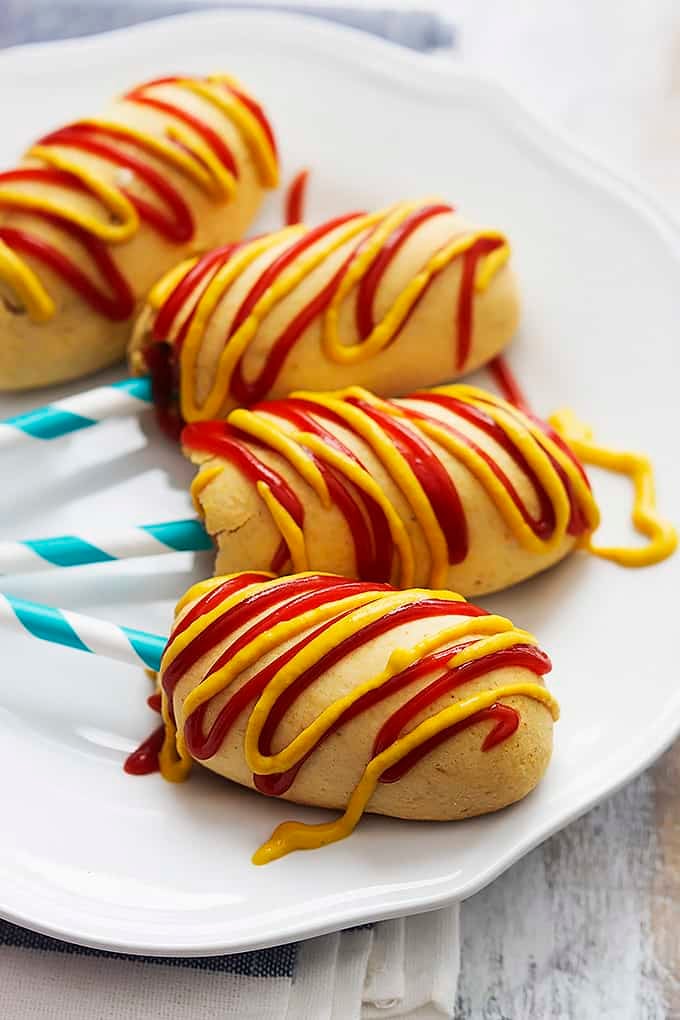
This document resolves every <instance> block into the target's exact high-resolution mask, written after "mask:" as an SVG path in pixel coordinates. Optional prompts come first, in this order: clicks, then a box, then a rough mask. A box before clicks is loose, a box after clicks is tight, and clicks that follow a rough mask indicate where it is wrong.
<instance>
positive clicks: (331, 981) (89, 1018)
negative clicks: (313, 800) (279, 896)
mask: <svg viewBox="0 0 680 1020" xmlns="http://www.w3.org/2000/svg"><path fill="white" fill-rule="evenodd" d="M458 919H459V914H458V907H457V906H455V907H448V908H446V909H443V910H436V911H433V912H432V913H429V914H420V915H418V916H417V917H408V918H401V919H399V920H395V921H383V922H380V923H378V924H375V925H372V926H367V927H365V928H354V929H350V930H348V931H344V932H337V933H336V934H333V935H323V936H321V937H319V938H316V939H309V940H308V941H306V942H301V943H299V944H298V946H297V947H290V951H289V952H288V951H285V952H284V950H283V949H272V950H262V951H260V952H254V953H242V954H239V955H237V956H233V957H207V958H203V959H197V960H191V959H189V960H152V959H135V958H133V957H122V956H117V955H116V954H112V953H100V952H95V951H93V950H83V949H80V948H79V947H77V946H70V945H68V944H66V943H63V942H57V941H56V940H54V939H47V938H44V937H43V936H40V935H34V934H33V933H31V932H25V931H23V929H21V928H16V927H15V926H14V925H10V924H7V923H3V922H0V1016H1V1017H3V1020H147V1018H151V1017H153V1018H154V1020H198V1018H200V1020H204V1018H205V1020H232V1018H233V1020H383V1018H385V1020H387V1018H396V1017H402V1018H406V1017H408V1018H409V1020H442V1018H446V1017H452V1016H453V1008H454V1001H455V997H456V987H457V984H458V971H459V959H460V940H459V927H458ZM284 949H285V947H284Z"/></svg>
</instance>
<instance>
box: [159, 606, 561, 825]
mask: <svg viewBox="0 0 680 1020" xmlns="http://www.w3.org/2000/svg"><path fill="white" fill-rule="evenodd" d="M445 620H446V618H440V619H438V620H436V621H433V620H432V619H429V620H424V621H423V620H421V621H416V622H413V623H409V624H405V625H402V626H401V627H400V628H398V629H396V630H393V631H392V632H391V633H390V634H387V635H383V636H381V637H378V638H376V639H375V640H373V641H371V642H370V643H369V644H367V645H364V646H361V647H360V648H358V649H356V650H355V651H354V652H352V653H351V654H350V655H349V656H347V657H346V658H345V659H343V660H341V662H339V663H338V664H337V665H336V666H334V667H333V668H332V669H331V670H329V671H328V672H327V673H325V674H323V675H322V676H321V677H320V678H319V680H318V681H316V682H315V683H314V684H313V685H312V686H311V687H310V688H308V689H307V690H306V692H305V693H304V695H302V696H301V697H300V698H299V699H298V700H297V701H296V702H295V703H294V705H293V707H292V708H291V709H290V710H289V711H288V713H287V714H286V715H285V716H284V718H283V719H282V721H281V723H280V725H279V728H278V729H277V731H276V735H275V738H274V741H273V745H272V749H273V751H274V752H278V751H280V750H281V749H282V748H283V747H285V746H286V745H287V744H289V743H290V741H291V740H292V739H293V738H294V737H295V736H296V735H297V734H298V733H300V731H301V730H302V729H304V728H305V727H306V726H308V725H309V724H310V723H311V722H312V721H313V720H314V719H315V718H317V716H318V715H319V714H320V712H321V711H322V710H323V709H324V708H325V707H326V706H327V705H328V704H329V703H330V702H332V701H335V700H336V699H338V698H341V697H343V695H345V694H347V693H349V692H350V691H352V690H353V689H354V688H355V687H356V686H357V685H358V684H359V683H361V682H363V681H364V680H366V679H367V678H368V677H370V676H372V675H374V674H376V673H377V672H379V671H380V670H381V669H383V668H384V667H385V665H386V663H387V660H388V658H389V655H390V653H391V652H392V651H393V650H394V649H395V648H405V647H411V646H413V645H414V644H415V643H417V642H418V641H419V640H422V638H423V637H425V636H426V635H431V634H432V633H433V632H434V633H436V632H437V630H438V629H439V628H440V627H443V626H444V625H445ZM251 622H252V621H251ZM449 622H453V618H451V620H450V621H449ZM238 633H239V631H236V632H235V633H234V635H232V637H235V636H236V635H237V634H238ZM225 647H226V642H224V643H222V644H220V645H218V646H216V647H215V648H214V649H213V650H211V652H210V653H209V654H208V655H206V656H204V657H203V658H202V659H201V660H199V662H198V663H197V664H196V666H195V667H194V668H193V669H192V670H190V671H189V673H187V674H185V675H184V676H183V678H182V679H181V680H180V682H179V684H178V686H177V688H176V692H175V697H174V710H175V714H176V716H177V719H178V721H179V723H180V728H181V725H182V720H183V702H184V700H185V698H186V697H187V695H188V694H189V693H190V691H191V690H193V689H194V688H195V687H196V686H197V685H198V684H199V683H200V682H201V680H202V679H203V677H204V675H205V673H206V672H207V669H208V668H209V666H210V664H212V662H214V661H215V660H216V658H217V656H218V655H219V654H220V653H221V652H222V651H223V650H224V648H225ZM287 647H288V643H283V644H282V645H280V646H279V647H277V649H276V652H275V653H270V654H268V655H265V656H263V657H262V658H261V659H259V660H258V661H257V662H256V664H255V665H254V666H253V667H251V668H250V669H248V670H247V671H244V672H243V673H242V674H240V675H239V677H238V678H237V679H236V680H235V681H234V683H233V684H231V685H230V687H229V689H228V691H225V692H224V693H223V694H221V695H219V696H217V697H216V698H215V699H214V700H213V701H212V702H211V704H210V707H209V709H208V713H207V715H206V718H205V730H206V731H207V730H208V729H209V727H210V725H211V723H212V722H213V720H214V719H215V717H216V716H217V714H218V712H219V710H220V709H221V708H222V706H223V705H224V704H225V702H226V701H227V700H228V698H229V697H231V695H232V694H233V693H234V692H235V691H236V690H238V689H239V688H240V687H241V686H242V685H243V684H244V683H245V682H246V681H247V680H248V679H249V678H250V677H251V676H252V675H253V674H254V673H255V672H256V671H258V670H259V669H261V668H262V667H263V666H264V665H266V664H267V663H268V662H269V661H271V659H272V658H273V657H274V654H275V655H277V656H278V655H279V654H281V653H282V652H283V651H284V650H285V649H286V648H287ZM440 672H441V671H440ZM435 675H437V674H430V675H428V676H425V677H423V678H422V679H420V680H418V682H417V684H416V685H411V686H410V687H408V688H407V689H404V690H403V691H401V692H397V693H396V694H394V695H392V696H391V697H389V698H387V699H385V701H383V702H380V703H379V704H377V705H374V706H373V707H372V708H370V709H369V710H368V711H366V712H365V713H363V714H361V715H359V716H358V717H356V718H355V719H353V720H351V721H350V722H349V723H347V724H346V725H344V726H343V727H342V729H341V730H339V731H338V732H337V733H334V734H332V735H331V736H330V737H329V738H327V739H326V740H325V741H323V742H322V743H321V744H320V745H319V746H318V747H317V748H316V749H315V750H314V752H313V753H312V756H311V757H310V758H309V760H308V761H307V762H306V763H305V765H303V767H302V769H301V770H300V772H299V774H298V776H297V778H296V780H295V782H294V783H293V786H292V787H291V789H290V790H289V791H288V792H287V793H285V794H284V795H283V796H284V799H286V800H290V801H293V802H295V803H300V804H309V805H314V806H318V807H326V808H334V809H343V808H344V807H345V806H346V804H347V800H348V797H349V795H350V793H351V792H352V790H353V789H354V788H355V787H356V785H357V783H358V781H359V779H360V778H361V775H362V773H363V771H364V768H365V766H366V764H367V763H368V761H369V760H370V758H371V750H372V746H373V741H374V739H375V736H376V733H377V732H378V730H379V729H380V726H381V725H382V723H383V722H384V721H385V720H386V719H387V718H388V717H389V716H390V715H391V714H392V713H393V712H394V711H395V710H396V709H397V708H398V707H399V706H400V705H402V704H403V703H404V702H405V701H406V700H408V699H409V698H410V697H411V696H413V694H414V693H415V691H416V690H418V689H422V688H424V687H425V686H426V684H427V683H428V682H429V681H431V680H432V679H433V677H434V676H435ZM522 682H534V683H536V682H538V683H541V680H540V678H538V677H537V676H535V674H534V673H532V672H530V671H529V670H527V669H525V668H521V667H514V666H509V667H504V668H500V669H494V670H492V671H490V672H488V673H487V674H485V675H483V676H482V677H480V678H479V679H477V680H474V681H471V682H468V683H465V684H463V685H461V686H460V687H458V688H456V689H455V690H454V691H453V692H451V693H449V694H447V695H445V696H443V697H442V698H440V699H439V700H437V701H436V702H434V703H433V704H432V705H431V706H429V707H428V708H427V709H425V710H424V711H423V712H421V713H420V714H419V715H417V716H415V717H414V719H413V721H412V722H410V723H409V724H408V729H409V730H410V729H411V728H412V727H413V726H414V725H416V724H417V723H419V722H421V721H422V720H423V719H425V718H427V717H429V716H431V715H433V714H435V712H437V711H439V710H440V709H441V708H444V707H446V706H448V705H451V704H453V703H455V702H456V701H458V700H462V699H464V698H467V697H468V696H469V695H471V694H473V693H475V692H478V691H482V690H488V689H490V688H496V687H500V686H502V685H503V686H504V685H506V684H514V683H522ZM503 704H507V705H509V706H511V707H513V708H515V709H516V710H517V711H518V713H519V716H520V722H519V726H518V728H517V730H516V732H515V733H514V734H513V735H512V736H511V737H510V738H509V739H507V740H505V741H503V742H502V743H500V744H498V745H496V746H495V747H493V748H492V749H491V750H488V751H482V749H481V748H482V743H483V741H484V738H485V737H486V735H487V734H488V732H489V731H490V730H491V729H492V728H493V723H492V722H489V721H485V722H480V723H477V724H476V725H474V726H471V727H469V728H468V729H465V730H464V731H463V732H462V733H459V734H457V735H456V736H454V737H452V738H450V739H448V740H446V741H445V742H444V743H442V744H440V745H439V747H437V748H436V749H435V750H433V751H431V752H430V753H429V754H427V755H426V756H425V757H424V758H423V759H422V760H421V761H420V762H419V763H417V764H416V765H415V766H414V767H413V768H412V769H411V770H410V771H409V772H408V773H407V774H406V775H405V776H404V777H403V778H402V779H400V780H399V781H397V782H395V783H390V784H382V783H381V784H379V785H378V788H377V789H376V791H375V793H374V795H373V797H372V798H371V800H370V803H369V805H368V809H367V810H368V811H370V812H373V813H376V814H385V815H390V816H394V817H398V818H410V819H417V820H456V819H460V818H467V817H472V816H474V815H479V814H484V813H487V812H489V811H495V810H498V809H499V808H502V807H505V806H506V805H508V804H512V803H514V802H515V801H517V800H520V799H521V798H522V797H524V796H526V795H527V794H528V793H529V792H530V791H531V790H532V789H533V788H534V787H535V786H536V784H537V783H538V782H539V780H540V779H541V777H542V776H543V774H544V772H545V770H546V768H547V765H548V763H549V760H550V756H551V752H552V729H553V722H552V718H551V715H550V712H549V711H548V710H547V708H546V706H545V705H542V704H540V703H537V702H536V701H534V700H532V699H531V698H529V697H525V696H512V697H508V698H504V699H503ZM251 707H252V706H251ZM249 712H250V708H249V709H247V710H246V711H244V712H242V713H241V715H240V716H239V718H238V719H237V721H236V723H235V724H234V726H233V727H232V729H231V730H230V732H229V735H228V736H227V739H226V740H225V742H224V744H223V745H222V747H221V748H220V750H219V752H218V753H217V754H216V755H215V756H214V757H212V758H210V759H208V760H207V761H204V762H202V763H201V764H204V765H205V766H206V767H207V768H209V769H211V770H212V771H214V772H216V773H218V774H219V775H221V776H224V777H225V778H227V779H231V780H233V781H235V782H237V783H240V784H241V785H243V786H248V787H251V788H252V787H253V780H252V775H251V772H250V770H249V769H248V767H247V764H246V761H245V755H244V733H245V727H246V723H247V720H248V716H249Z"/></svg>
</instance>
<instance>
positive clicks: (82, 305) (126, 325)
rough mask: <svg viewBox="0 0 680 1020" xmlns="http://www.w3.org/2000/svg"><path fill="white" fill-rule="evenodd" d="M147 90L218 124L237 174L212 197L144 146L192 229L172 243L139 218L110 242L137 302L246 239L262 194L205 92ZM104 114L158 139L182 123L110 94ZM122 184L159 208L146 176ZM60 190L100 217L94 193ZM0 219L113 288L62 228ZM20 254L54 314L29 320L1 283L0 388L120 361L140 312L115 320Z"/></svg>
mask: <svg viewBox="0 0 680 1020" xmlns="http://www.w3.org/2000/svg"><path fill="white" fill-rule="evenodd" d="M149 94H150V95H153V96H154V97H155V98H157V99H159V100H162V101H163V100H164V101H168V102H172V103H173V104H174V105H175V106H178V107H181V108H182V109H184V110H186V111H187V112H188V113H190V114H194V115H196V116H198V117H200V119H201V121H202V122H203V123H204V124H205V125H206V126H208V127H210V128H211V129H212V130H213V131H215V132H216V133H217V134H218V135H219V136H220V137H221V139H222V140H223V141H224V142H226V143H227V145H228V146H229V148H230V149H231V151H232V153H233V155H234V158H235V161H236V165H237V167H238V171H239V179H238V182H237V184H236V190H235V193H234V196H233V197H232V198H231V199H226V198H225V199H220V200H216V198H215V197H211V196H210V195H209V194H207V193H206V191H204V190H202V189H201V188H200V187H198V185H197V184H195V183H193V182H192V181H191V180H190V179H189V178H188V177H187V176H186V175H185V174H183V173H181V172H180V171H178V170H177V169H175V168H173V167H171V166H169V165H168V163H167V162H165V161H163V160H162V159H161V158H159V157H157V156H154V155H153V154H150V153H148V152H144V153H143V161H144V163H145V164H146V165H148V166H149V167H150V168H151V169H153V170H156V171H158V172H159V173H160V174H161V175H162V176H163V178H164V179H165V180H167V182H168V183H169V184H170V185H172V186H173V187H174V188H175V189H176V190H177V192H178V193H179V194H180V195H181V196H182V198H183V200H184V201H185V202H186V204H187V205H188V206H189V207H190V209H191V213H192V218H193V221H194V236H193V237H192V238H191V239H190V240H189V241H188V242H186V243H175V242H172V241H170V240H167V239H165V238H164V237H163V236H161V234H160V233H159V232H158V231H157V230H155V229H153V228H152V227H150V226H149V225H148V224H146V223H145V222H141V224H140V226H139V228H138V230H137V232H136V233H135V234H134V236H133V237H132V238H131V239H130V240H127V241H125V242H123V243H117V244H110V245H109V246H108V249H109V252H110V254H111V256H112V258H113V260H114V262H115V265H116V267H117V268H118V269H119V270H120V272H121V273H122V275H123V276H124V277H125V279H126V280H127V281H128V283H129V284H130V286H131V289H132V292H133V296H134V299H135V302H136V308H137V309H138V308H139V305H140V302H141V300H142V298H143V297H145V296H146V294H147V292H148V290H149V288H150V287H151V286H152V285H153V283H155V281H156V280H157V279H158V278H159V276H161V275H162V274H163V273H165V272H166V271H167V270H168V269H170V268H171V267H172V266H174V265H175V264H176V263H178V262H180V261H181V260H182V259H183V258H186V257H187V256H188V255H190V254H193V253H198V252H201V251H205V250H206V249H207V248H210V247H213V246H215V245H217V244H223V243H225V242H227V241H230V240H235V239H238V238H240V237H242V236H243V234H244V233H245V231H246V229H247V227H248V226H249V224H250V223H251V221H252V220H253V218H254V216H255V214H256V212H257V210H258V208H259V206H260V203H261V200H262V197H263V187H262V185H261V183H260V181H259V177H258V173H257V170H256V168H255V166H254V164H253V159H252V157H251V153H250V151H249V150H248V148H247V146H246V144H245V142H244V139H243V137H242V135H241V133H240V131H239V130H238V129H237V128H236V126H235V125H234V124H233V123H232V122H231V121H230V120H229V119H228V118H227V117H226V116H225V115H224V114H223V113H222V112H220V111H219V110H218V109H217V108H215V107H214V106H212V105H211V103H209V102H207V101H206V100H205V99H203V98H201V97H200V96H197V95H194V94H192V93H190V92H188V91H187V90H185V89H180V88H178V87H177V86H175V85H172V84H167V85H160V86H156V87H154V88H153V89H152V90H151V91H150V92H149ZM102 119H104V120H107V121H115V122H116V123H119V124H123V125H125V126H127V127H129V128H134V129H137V130H142V131H145V132H148V133H149V134H150V135H152V136H153V137H155V138H160V139H163V138H164V137H165V131H166V129H167V127H168V125H169V124H174V123H176V122H175V121H174V120H173V119H172V118H170V117H169V116H168V115H167V114H164V113H163V112H160V111H158V110H156V109H151V108H148V107H145V106H141V105H137V104H134V103H131V102H128V101H126V100H124V99H118V100H116V101H115V102H113V103H112V104H111V105H110V107H109V108H108V109H107V110H105V111H104V113H103V114H102ZM115 146H116V148H117V149H119V150H122V151H123V152H129V153H130V154H131V155H136V156H137V157H139V156H140V150H139V149H134V148H133V147H132V146H130V145H128V144H127V143H126V142H125V141H122V140H120V139H118V140H116V142H115ZM51 151H52V152H54V153H56V154H58V155H62V156H67V157H68V158H70V159H72V160H74V161H76V160H77V162H78V165H79V166H80V167H82V168H83V169H85V170H89V171H94V172H96V174H97V175H98V177H99V178H100V179H102V180H105V181H107V182H109V183H111V184H116V185H118V184H120V183H121V181H122V177H121V168H120V167H116V166H114V165H112V164H111V163H108V162H106V161H105V160H103V159H101V158H98V157H97V156H95V155H92V154H90V153H88V152H83V151H80V150H75V149H69V148H68V147H67V146H65V145H59V146H53V147H52V148H51ZM39 165H40V161H39V160H36V159H25V160H24V161H23V162H22V163H21V164H20V166H21V167H28V166H39ZM125 187H126V188H127V189H128V190H129V191H130V193H132V194H134V195H136V196H138V197H140V198H144V199H146V200H147V201H151V202H153V203H155V205H156V206H157V207H158V204H159V203H158V198H157V196H154V195H153V194H152V193H151V192H150V191H149V189H148V187H147V186H146V185H145V184H144V183H143V182H140V181H139V180H135V179H134V178H130V179H129V180H128V179H127V177H126V183H125ZM24 188H26V186H24ZM30 190H31V193H32V194H35V195H36V196H38V197H45V198H54V197H55V194H54V193H55V190H56V189H54V188H53V187H50V186H48V185H45V184H43V183H34V184H32V185H31V186H30ZM59 198H60V200H62V201H66V202H68V205H69V208H71V209H73V210H76V211H79V212H86V213H90V214H93V215H96V216H98V217H101V216H102V213H103V210H102V208H101V206H99V205H98V203H97V202H95V201H94V200H93V199H92V198H91V197H90V196H88V195H85V194H79V193H77V192H64V191H62V192H61V193H60V195H59ZM104 215H106V214H105V213H104ZM0 227H10V228H12V229H20V230H24V231H26V232H28V233H30V235H31V236H32V237H34V238H37V239H39V240H44V241H48V242H49V243H51V244H53V245H54V246H55V247H56V248H57V249H58V250H59V251H60V252H61V253H63V254H64V255H66V256H67V257H68V258H69V259H71V260H72V261H73V263H74V264H75V265H76V266H77V267H78V268H79V269H80V270H81V271H82V272H84V273H85V274H87V276H88V277H89V278H90V279H91V280H92V281H93V282H94V283H96V284H97V286H98V288H99V289H101V290H103V291H104V292H106V291H107V285H106V282H105V281H104V280H103V278H102V277H101V276H100V274H99V273H98V271H97V269H96V267H94V266H93V265H92V264H91V260H90V258H89V256H88V255H87V253H86V252H85V251H84V250H83V248H82V246H81V245H79V244H78V243H76V242H75V241H74V240H73V239H71V238H70V237H69V236H68V235H66V234H65V232H64V231H63V230H60V229H59V228H58V227H57V226H55V225H53V224H50V223H49V222H47V221H45V220H44V219H40V218H38V217H37V216H32V215H30V213H29V212H27V211H22V210H19V209H10V208H3V207H0ZM21 258H22V260H24V261H25V263H26V264H27V265H28V267H29V268H30V269H31V270H32V271H33V272H34V273H35V274H36V275H37V277H38V278H39V280H40V281H41V283H42V284H43V286H44V288H45V289H46V291H47V292H48V294H49V296H50V297H51V298H52V300H53V301H54V304H55V314H54V316H53V317H52V318H51V319H49V321H47V322H42V323H38V322H33V321H32V320H31V318H30V317H29V315H28V314H26V312H25V311H24V310H23V309H21V307H20V306H21V302H20V301H18V300H17V295H16V294H15V293H14V292H13V291H12V289H11V288H10V287H9V285H8V284H7V283H6V282H5V283H4V284H3V283H2V282H1V281H0V335H2V344H0V389H1V390H21V389H28V388H31V387H36V386H46V385H49V384H51V383H56V382H63V381H65V380H68V379H75V378H78V377H80V376H83V375H87V374H89V373H92V372H95V371H97V370H98V369H101V368H104V367H106V366H107V365H110V364H113V363H114V362H116V361H118V360H120V359H121V358H122V356H123V354H124V352H125V347H126V344H127V342H128V339H129V336H130V329H131V323H132V321H133V317H134V314H135V313H134V312H133V315H132V316H131V317H130V318H129V319H127V320H126V321H124V322H114V321H112V320H111V319H109V318H106V317H104V316H102V315H101V314H99V313H98V312H97V311H95V310H93V309H92V307H90V305H89V304H88V303H86V302H85V301H84V300H83V298H82V297H81V296H80V295H79V294H78V293H77V292H76V291H74V290H73V289H72V288H71V287H70V286H69V285H68V284H67V283H66V282H65V281H64V279H63V278H62V277H61V276H60V275H58V274H56V273H55V272H54V271H52V270H51V269H49V268H48V267H47V266H46V265H45V264H44V263H43V262H42V261H40V260H38V259H36V258H35V257H33V256H31V255H23V254H22V255H21Z"/></svg>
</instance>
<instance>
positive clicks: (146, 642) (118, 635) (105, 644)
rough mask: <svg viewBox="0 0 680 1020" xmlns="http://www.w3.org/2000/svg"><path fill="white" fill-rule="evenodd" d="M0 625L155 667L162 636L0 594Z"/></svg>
mask: <svg viewBox="0 0 680 1020" xmlns="http://www.w3.org/2000/svg"><path fill="white" fill-rule="evenodd" d="M0 626H2V627H4V628H5V629H7V630H11V631H15V632H17V633H20V634H31V635H32V636H33V637H35V638H39V639H40V640H41V641H49V642H50V643H51V644H56V645H65V646H66V647H67V648H77V649H78V650H79V651H81V652H90V653H91V654H92V655H103V656H104V657H105V658H107V659H116V660H117V661H118V662H126V663H128V665H131V666H144V667H145V668H146V669H152V670H154V671H157V670H158V669H159V668H160V662H161V656H162V654H163V649H164V648H165V643H166V638H163V637H160V635H158V634H149V633H147V632H146V631H143V630H135V629H134V628H132V627H122V626H119V625H118V624H116V623H107V622H106V621H105V620H98V619H96V617H92V616H81V614H80V613H72V612H70V611H69V610H66V609H55V608H54V607H53V606H44V605H41V604H40V603H39V602H27V601H25V600H24V599H17V598H13V596H11V595H2V594H0Z"/></svg>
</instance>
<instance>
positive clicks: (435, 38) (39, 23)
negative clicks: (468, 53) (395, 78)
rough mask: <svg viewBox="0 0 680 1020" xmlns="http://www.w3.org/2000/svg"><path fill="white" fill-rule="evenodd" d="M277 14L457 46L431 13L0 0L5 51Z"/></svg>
mask: <svg viewBox="0 0 680 1020" xmlns="http://www.w3.org/2000/svg"><path fill="white" fill-rule="evenodd" d="M253 9H255V10H264V11H267V10H273V11H288V12H293V13H296V14H306V15H309V16H311V17H314V18H321V19H325V20H327V21H335V22H337V23H338V24H340V25H348V26H349V27H351V28H358V29H362V30H363V31H364V32H370V33H371V34H372V35H379V36H381V37H382V38H383V39H389V40H390V41H391V42H394V43H398V44H399V45H400V46H407V47H408V48H409V49H412V50H420V51H422V52H427V51H429V50H434V49H438V48H441V47H450V46H452V45H453V43H454V32H453V28H452V26H451V25H450V24H449V23H448V22H447V21H445V20H444V19H443V18H440V17H439V15H437V14H433V13H430V12H428V11H409V10H403V11H402V10H399V11H397V10H390V9H389V8H384V9H369V10H365V9H359V8H356V7H341V6H337V7H325V6H317V5H315V4H285V5H284V6H281V5H280V4H271V3H266V0H265V2H262V3H252V4H249V3H238V2H235V3H232V2H229V0H226V2H224V3H223V2H220V0H118V2H112V0H110V2H109V0H107V2H105V3H102V2H101V0H89V2H88V0H0V47H2V46H15V45H17V44H19V43H29V42H41V41H43V40H47V39H66V38H72V37H73V36H79V35H92V34H93V33H95V32H106V31H109V30H110V29H113V28H124V27H125V26H126V25H136V24H138V23H139V22H141V21H151V20H152V19H154V18H162V17H167V16H168V15H171V14H185V13H187V12H189V11H197V10H253Z"/></svg>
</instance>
